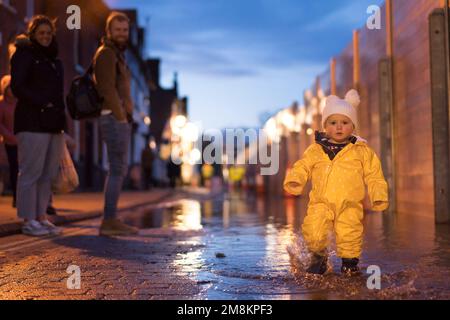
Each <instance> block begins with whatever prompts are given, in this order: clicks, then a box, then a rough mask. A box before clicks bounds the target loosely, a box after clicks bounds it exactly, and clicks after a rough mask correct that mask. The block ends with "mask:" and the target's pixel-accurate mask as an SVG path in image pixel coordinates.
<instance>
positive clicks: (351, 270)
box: [341, 258, 359, 275]
mask: <svg viewBox="0 0 450 320" xmlns="http://www.w3.org/2000/svg"><path fill="white" fill-rule="evenodd" d="M358 262H359V259H358V258H351V259H348V258H342V267H341V273H343V274H346V275H353V274H358V273H359V267H358Z"/></svg>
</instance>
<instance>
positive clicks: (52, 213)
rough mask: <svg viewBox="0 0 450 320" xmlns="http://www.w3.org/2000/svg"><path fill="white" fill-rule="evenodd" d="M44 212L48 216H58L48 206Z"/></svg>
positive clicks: (51, 207) (52, 208) (53, 209)
mask: <svg viewBox="0 0 450 320" xmlns="http://www.w3.org/2000/svg"><path fill="white" fill-rule="evenodd" d="M46 212H47V214H48V215H49V216H56V215H57V214H58V212H57V211H56V209H55V208H54V207H53V206H48V207H47V210H46Z"/></svg>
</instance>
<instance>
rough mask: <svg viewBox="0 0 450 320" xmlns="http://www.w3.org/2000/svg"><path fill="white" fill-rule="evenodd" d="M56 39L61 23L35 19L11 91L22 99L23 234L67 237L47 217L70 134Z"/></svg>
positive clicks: (21, 40)
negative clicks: (65, 141)
mask: <svg viewBox="0 0 450 320" xmlns="http://www.w3.org/2000/svg"><path fill="white" fill-rule="evenodd" d="M55 34H56V27H55V23H54V21H53V20H51V19H50V18H49V17H47V16H44V15H37V16H34V17H32V19H31V20H30V22H29V24H28V31H27V34H26V35H21V36H19V37H18V38H17V39H16V48H17V50H16V52H15V53H14V55H13V56H12V59H11V88H12V91H13V93H14V95H15V96H16V97H17V99H18V102H17V106H16V110H15V113H14V133H15V134H16V137H17V143H18V163H19V175H18V181H17V213H18V216H19V217H20V218H22V219H24V222H25V223H24V225H23V227H22V231H23V233H25V234H28V235H33V236H42V235H47V234H58V233H60V232H61V228H57V227H56V226H55V225H53V224H52V223H51V222H50V221H48V219H47V217H46V208H47V205H48V203H49V199H50V195H51V181H52V179H53V178H54V177H55V176H56V174H57V173H58V167H59V161H60V159H61V154H62V151H63V145H64V135H63V134H64V130H65V129H66V117H65V105H64V70H63V65H62V62H61V60H59V59H58V45H57V43H56V37H55Z"/></svg>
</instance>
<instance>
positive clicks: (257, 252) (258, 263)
mask: <svg viewBox="0 0 450 320" xmlns="http://www.w3.org/2000/svg"><path fill="white" fill-rule="evenodd" d="M305 208H306V202H305V200H304V199H296V198H285V199H271V198H264V197H260V196H257V195H255V194H253V193H248V192H245V191H235V192H230V193H225V194H218V195H215V196H213V197H209V198H208V197H204V196H202V197H198V196H195V195H191V196H188V195H187V194H183V193H176V194H174V196H172V197H169V198H167V199H165V200H163V201H162V202H160V203H154V204H150V205H146V206H142V207H139V208H137V209H135V210H133V211H132V212H131V211H129V212H122V213H121V217H122V218H123V219H124V221H125V222H127V223H129V224H132V225H135V226H138V227H140V228H141V230H140V233H139V235H137V236H133V237H121V238H104V237H99V236H98V226H99V224H100V220H99V219H98V218H96V219H91V220H84V221H79V222H74V223H72V224H69V225H65V231H64V234H63V235H62V236H57V237H47V238H42V239H39V238H30V237H26V236H24V235H13V236H8V237H2V238H0V263H1V270H0V299H293V300H299V299H339V298H345V299H448V298H450V283H449V279H450V271H449V270H450V269H449V263H450V259H449V258H450V253H449V251H448V245H449V233H448V228H449V227H448V225H435V224H434V222H433V221H428V220H427V219H426V218H420V217H417V218H416V219H411V217H408V219H405V218H404V217H401V216H395V217H392V216H389V215H387V214H381V213H367V214H366V217H365V221H364V224H365V242H364V252H363V257H362V259H361V269H362V271H363V272H362V274H361V275H360V276H357V277H350V278H349V277H343V276H342V275H341V274H340V273H339V268H340V260H339V259H338V258H337V257H336V256H335V253H334V251H331V252H330V262H331V265H330V270H329V271H328V272H327V273H326V274H325V275H324V276H311V275H307V274H305V272H304V271H303V270H304V266H305V264H306V263H307V255H306V250H305V248H304V246H302V242H301V237H299V230H300V225H301V222H302V220H303V216H304V212H305ZM419 227H420V228H419ZM416 230H427V231H426V232H425V233H424V232H423V231H422V232H421V233H418V232H415V231H416ZM371 265H372V266H373V265H376V266H378V267H379V268H380V270H381V288H380V289H369V288H368V287H367V280H368V277H369V276H370V274H367V273H366V269H367V268H368V266H371ZM69 266H77V267H79V270H80V289H70V287H71V286H70V283H71V280H70V277H71V276H72V274H71V273H68V272H67V269H68V267H69Z"/></svg>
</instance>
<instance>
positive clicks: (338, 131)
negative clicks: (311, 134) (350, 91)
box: [325, 114, 355, 143]
mask: <svg viewBox="0 0 450 320" xmlns="http://www.w3.org/2000/svg"><path fill="white" fill-rule="evenodd" d="M354 128H355V127H354V125H353V122H352V120H350V118H349V117H347V116H344V115H342V114H333V115H331V116H330V117H329V118H328V119H327V121H326V122H325V132H326V134H327V136H328V138H329V139H330V141H331V142H333V143H344V142H346V141H347V139H348V138H349V137H350V136H351V135H352V133H353V130H354Z"/></svg>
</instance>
